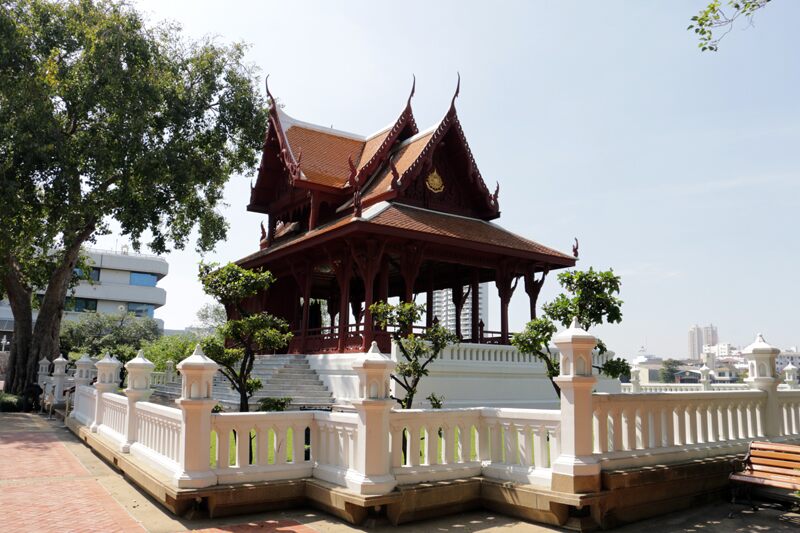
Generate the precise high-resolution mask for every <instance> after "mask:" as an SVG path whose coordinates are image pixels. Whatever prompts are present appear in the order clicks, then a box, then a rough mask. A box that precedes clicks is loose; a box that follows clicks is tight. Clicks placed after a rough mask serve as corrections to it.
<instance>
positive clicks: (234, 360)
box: [200, 263, 292, 412]
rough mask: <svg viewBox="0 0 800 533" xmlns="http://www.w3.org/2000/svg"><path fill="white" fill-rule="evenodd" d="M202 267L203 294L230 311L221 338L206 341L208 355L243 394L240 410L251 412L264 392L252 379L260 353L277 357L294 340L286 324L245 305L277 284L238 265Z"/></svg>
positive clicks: (264, 273) (220, 331) (259, 383)
mask: <svg viewBox="0 0 800 533" xmlns="http://www.w3.org/2000/svg"><path fill="white" fill-rule="evenodd" d="M217 267H218V265H216V264H204V263H201V264H200V282H201V283H202V284H203V290H204V291H205V292H206V294H208V295H209V296H212V297H213V298H214V299H216V300H217V301H218V302H219V303H220V304H222V305H224V306H225V308H226V309H227V310H228V316H231V317H232V318H231V320H228V321H227V322H226V323H225V324H224V325H223V326H222V327H221V328H219V330H218V335H213V336H210V337H206V338H205V339H204V340H203V341H202V345H203V351H204V352H205V354H206V355H207V356H208V357H210V358H211V359H213V360H214V361H216V363H217V364H219V365H220V372H222V375H224V376H225V377H226V378H227V379H228V381H230V383H231V386H232V387H233V388H234V389H235V390H236V391H237V392H238V393H239V410H240V411H242V412H247V411H249V410H250V403H249V402H250V397H251V396H252V395H253V394H254V393H255V392H256V391H257V390H258V389H260V388H261V380H259V379H258V378H251V377H250V374H251V372H252V371H253V363H255V359H256V354H257V353H258V352H262V353H263V352H268V353H274V352H275V351H276V350H280V349H283V348H284V347H286V345H287V344H288V343H289V341H290V340H291V339H292V334H291V333H289V325H288V324H287V323H286V321H285V320H282V319H280V318H277V317H274V316H272V315H270V314H269V313H265V312H260V313H251V312H248V311H247V310H246V309H245V306H244V305H243V303H244V301H245V300H246V299H247V298H251V297H253V296H256V295H257V294H262V293H264V292H265V291H267V289H269V286H270V285H271V284H272V283H273V282H274V281H275V278H274V277H273V275H272V274H271V273H270V272H267V271H264V272H257V271H254V270H247V269H244V268H242V267H240V266H238V265H236V264H234V263H228V264H227V265H225V266H223V267H220V268H217Z"/></svg>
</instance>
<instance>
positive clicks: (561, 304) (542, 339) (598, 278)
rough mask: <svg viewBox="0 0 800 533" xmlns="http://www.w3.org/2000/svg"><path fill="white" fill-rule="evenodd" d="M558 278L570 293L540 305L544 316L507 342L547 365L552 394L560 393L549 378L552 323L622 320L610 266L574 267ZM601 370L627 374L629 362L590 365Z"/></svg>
mask: <svg viewBox="0 0 800 533" xmlns="http://www.w3.org/2000/svg"><path fill="white" fill-rule="evenodd" d="M558 282H559V283H560V284H561V286H562V287H563V288H564V289H566V290H567V291H568V292H569V293H570V294H571V296H570V295H567V294H563V293H562V294H559V295H558V296H557V297H556V299H555V300H553V301H552V302H550V303H546V304H544V305H543V306H542V309H543V311H544V317H542V318H537V319H534V320H531V321H530V322H528V323H527V324H526V326H525V329H524V330H523V331H522V332H521V333H516V334H514V336H513V337H512V339H511V344H513V345H514V346H516V348H517V349H518V350H519V351H520V352H522V353H526V354H530V355H534V356H536V357H537V358H538V359H539V360H540V361H542V362H543V363H544V364H545V366H546V367H547V377H548V378H550V383H551V384H552V385H553V389H554V390H555V391H556V394H557V395H558V396H559V397H561V389H560V388H559V387H558V384H556V382H555V381H554V380H553V378H555V377H556V376H558V374H559V364H558V359H557V358H556V354H555V353H553V352H551V351H550V343H551V341H552V339H553V335H555V333H556V330H557V327H556V323H560V324H561V325H562V326H564V327H569V325H570V324H571V323H572V319H573V318H577V319H578V324H579V325H580V327H581V328H583V329H584V330H586V331H589V329H590V328H592V327H593V326H598V325H600V324H602V323H604V322H607V323H609V324H615V323H619V322H621V321H622V300H620V299H619V298H618V297H616V296H615V295H616V294H619V290H620V286H621V283H622V282H621V280H620V277H619V276H617V275H615V274H614V271H613V270H608V271H601V272H598V271H595V270H594V269H592V268H589V270H587V271H585V272H584V271H580V270H574V271H569V272H562V273H561V274H559V275H558ZM596 349H597V351H598V352H599V353H600V354H603V353H605V352H606V351H607V349H606V346H605V344H604V343H603V341H602V340H600V339H597V348H596ZM594 368H595V369H597V370H598V371H599V372H600V373H601V374H604V375H606V376H608V377H611V378H618V377H620V376H625V375H630V373H631V367H630V364H629V363H628V362H627V361H626V360H625V359H622V358H619V357H617V358H614V359H609V360H608V361H606V362H605V363H603V365H601V366H594Z"/></svg>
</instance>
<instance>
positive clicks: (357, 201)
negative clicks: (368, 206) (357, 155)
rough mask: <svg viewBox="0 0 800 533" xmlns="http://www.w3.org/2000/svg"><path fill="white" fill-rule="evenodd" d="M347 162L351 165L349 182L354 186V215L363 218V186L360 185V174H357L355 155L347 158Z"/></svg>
mask: <svg viewBox="0 0 800 533" xmlns="http://www.w3.org/2000/svg"><path fill="white" fill-rule="evenodd" d="M347 164H348V165H350V177H349V178H348V180H347V181H348V182H350V186H351V187H353V216H354V217H355V218H361V187H359V183H358V176H357V175H356V174H357V172H356V166H355V165H354V164H353V156H352V155H351V156H349V157H348V158H347Z"/></svg>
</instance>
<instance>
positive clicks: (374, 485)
mask: <svg viewBox="0 0 800 533" xmlns="http://www.w3.org/2000/svg"><path fill="white" fill-rule="evenodd" d="M394 367H395V363H394V361H392V360H391V359H389V358H388V357H386V356H384V355H383V354H381V353H380V350H379V349H378V345H377V343H375V342H374V341H373V342H372V345H371V346H370V349H369V351H368V352H367V355H366V357H365V358H364V359H360V360H358V361H356V362H354V363H353V370H355V372H356V375H357V376H358V391H359V395H358V398H357V399H354V400H352V402H351V403H352V404H353V407H354V408H355V410H356V413H358V429H357V431H356V439H355V446H356V449H355V453H354V454H353V456H354V457H355V464H351V465H347V466H348V471H347V475H346V476H345V482H346V483H347V486H348V488H350V489H351V490H355V491H356V492H358V493H359V494H363V495H373V494H386V493H388V492H391V491H392V490H393V489H394V487H395V485H397V480H396V479H395V478H394V476H393V475H392V472H391V464H390V458H389V456H390V447H389V415H390V413H391V410H392V404H393V400H392V399H391V398H390V397H389V376H390V375H391V373H392V370H394ZM410 441H411V443H413V442H417V443H419V430H417V433H416V434H413V432H412V435H411V437H410ZM409 449H410V450H411V449H413V447H412V446H409ZM417 450H419V445H417ZM417 453H419V451H417ZM416 461H417V463H418V462H419V456H417V457H416ZM412 464H414V463H412Z"/></svg>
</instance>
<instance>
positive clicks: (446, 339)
mask: <svg viewBox="0 0 800 533" xmlns="http://www.w3.org/2000/svg"><path fill="white" fill-rule="evenodd" d="M424 309H425V308H424V307H423V306H421V305H417V304H415V303H409V302H401V303H399V304H397V305H392V304H389V303H388V302H377V303H374V304H372V306H370V311H371V312H372V316H373V318H374V319H375V323H376V324H377V325H378V326H380V327H381V328H388V329H389V330H390V331H391V335H392V340H394V342H395V344H396V346H397V347H398V349H399V350H400V354H401V355H402V356H403V360H401V361H399V362H398V363H397V366H396V367H395V371H394V374H392V379H393V380H394V381H395V383H397V384H398V385H399V386H400V387H401V388H402V389H403V390H404V391H405V396H404V397H403V398H397V397H394V396H393V397H392V398H394V399H395V400H396V401H397V403H399V404H400V407H402V408H403V409H411V406H412V405H413V403H414V396H415V395H416V393H417V387H418V386H419V382H420V380H421V379H422V378H423V377H424V376H427V375H428V365H430V363H431V362H433V361H434V360H435V359H436V358H437V357H439V354H440V353H441V352H442V350H443V349H444V348H445V347H446V346H448V345H450V344H455V343H457V342H458V337H456V335H455V334H454V333H451V332H450V331H448V330H447V329H445V328H444V327H442V326H440V325H438V324H437V325H434V326H433V327H431V328H428V330H427V331H426V332H425V333H424V334H422V335H416V334H414V333H413V332H412V327H413V325H414V323H415V322H418V321H419V319H420V318H421V317H422V314H423V312H424ZM428 399H430V397H429V398H428Z"/></svg>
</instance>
